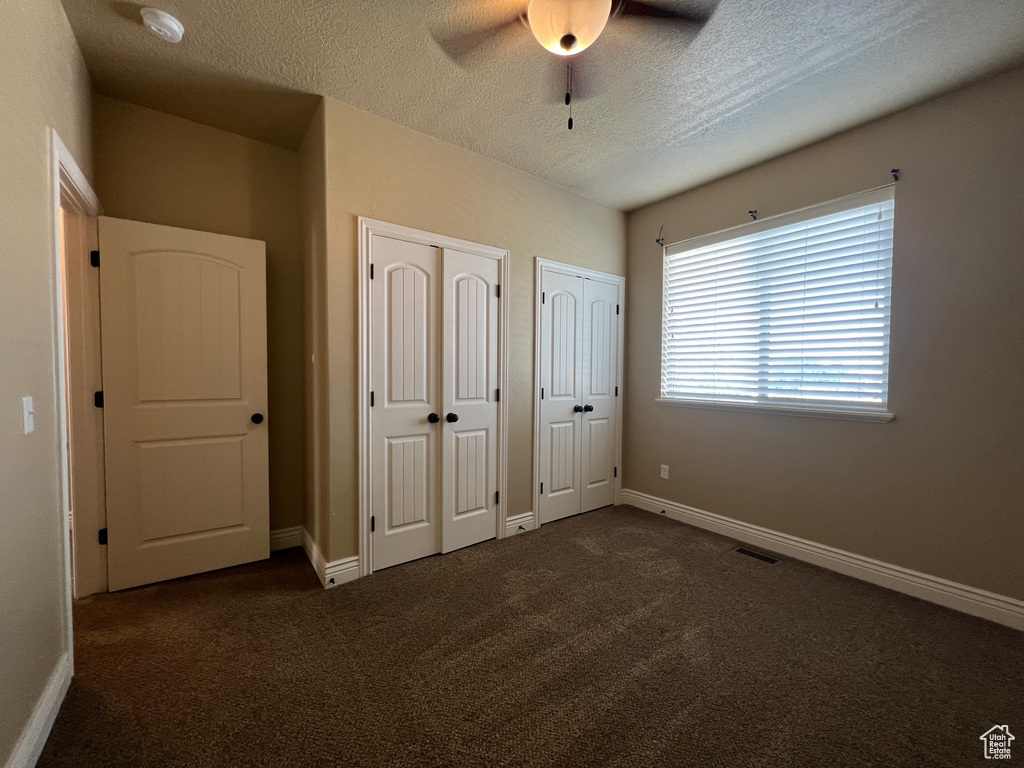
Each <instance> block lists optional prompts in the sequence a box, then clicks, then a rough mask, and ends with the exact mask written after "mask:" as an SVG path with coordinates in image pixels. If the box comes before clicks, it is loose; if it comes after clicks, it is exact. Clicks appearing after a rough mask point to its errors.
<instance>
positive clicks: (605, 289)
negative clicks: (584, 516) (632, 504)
mask: <svg viewBox="0 0 1024 768" xmlns="http://www.w3.org/2000/svg"><path fill="white" fill-rule="evenodd" d="M618 306H619V287H618V285H616V284H614V283H606V282H603V281H600V280H595V279H592V278H586V279H584V281H583V414H582V417H583V424H582V432H583V433H582V436H581V438H582V439H581V442H582V444H583V446H582V448H583V453H582V475H583V481H582V486H581V487H582V495H583V507H582V511H584V512H588V511H590V510H592V509H597V508H598V507H605V506H607V505H609V504H614V503H615V477H616V474H617V468H616V466H615V462H616V456H615V454H616V451H615V447H616V434H617V429H616V427H617V423H616V422H617V418H616V414H617V410H618V409H617V408H616V405H617V403H616V387H617V386H618V384H617V381H616V378H617V377H616V373H617V369H618V360H619V354H618V325H619V323H618V320H619V318H618V316H617V314H618Z"/></svg>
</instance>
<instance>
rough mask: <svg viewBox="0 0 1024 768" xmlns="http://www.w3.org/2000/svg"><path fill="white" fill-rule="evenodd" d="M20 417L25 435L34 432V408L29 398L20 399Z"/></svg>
mask: <svg viewBox="0 0 1024 768" xmlns="http://www.w3.org/2000/svg"><path fill="white" fill-rule="evenodd" d="M21 417H22V421H23V422H24V425H25V434H26V435H27V434H28V433H29V432H35V430H36V408H35V406H34V405H32V398H31V397H23V398H21Z"/></svg>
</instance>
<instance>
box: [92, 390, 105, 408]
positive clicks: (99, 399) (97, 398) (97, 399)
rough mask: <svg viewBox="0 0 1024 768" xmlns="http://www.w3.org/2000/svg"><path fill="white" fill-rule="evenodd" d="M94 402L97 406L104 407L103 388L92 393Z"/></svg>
mask: <svg viewBox="0 0 1024 768" xmlns="http://www.w3.org/2000/svg"><path fill="white" fill-rule="evenodd" d="M92 404H93V405H95V406H96V407H97V408H102V407H103V390H102V389H101V390H100V391H99V392H93V393H92Z"/></svg>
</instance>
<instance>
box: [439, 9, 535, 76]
mask: <svg viewBox="0 0 1024 768" xmlns="http://www.w3.org/2000/svg"><path fill="white" fill-rule="evenodd" d="M523 19H524V17H523V16H521V15H520V16H514V17H512V18H511V19H509V20H508V21H503V22H501V23H500V24H495V25H494V26H491V27H483V28H481V29H473V30H469V31H465V32H453V33H434V32H432V33H431V37H433V38H434V42H435V43H437V45H438V47H439V48H440V49H441V50H442V51H444V54H445V56H447V57H448V58H449V59H451V60H452V61H453V62H455V63H456V64H465V63H466V62H467V61H468V60H469V59H471V58H472V57H473V55H474V54H477V53H479V52H480V51H481V49H482V48H484V47H486V46H487V45H490V44H493V43H497V42H499V41H500V40H501V38H503V37H511V36H513V35H515V34H516V33H517V32H519V31H520V30H522V29H525V27H524V26H523Z"/></svg>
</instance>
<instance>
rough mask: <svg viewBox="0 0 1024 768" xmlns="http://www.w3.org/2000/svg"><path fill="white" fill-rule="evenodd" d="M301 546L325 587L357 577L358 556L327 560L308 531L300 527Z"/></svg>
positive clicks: (328, 587)
mask: <svg viewBox="0 0 1024 768" xmlns="http://www.w3.org/2000/svg"><path fill="white" fill-rule="evenodd" d="M301 530H302V548H303V549H304V550H306V557H308V558H309V562H310V563H312V564H313V570H314V571H316V575H317V577H318V578H319V579H320V583H321V584H323V585H324V588H325V589H330V588H331V587H336V586H338V585H339V584H344V583H345V582H348V581H353V580H355V579H358V578H359V556H358V555H356V556H353V557H343V558H342V559H341V560H331V561H327V560H325V559H324V556H323V554H322V553H321V552H320V547H318V546H317V543H316V541H314V540H313V537H312V536H310V535H309V531H307V530H306V529H305V528H302V529H301Z"/></svg>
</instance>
